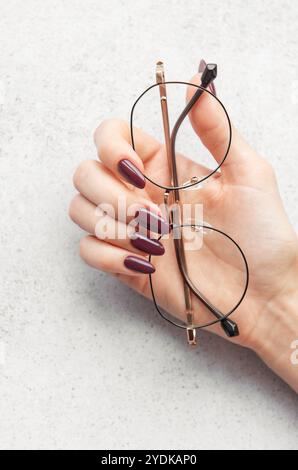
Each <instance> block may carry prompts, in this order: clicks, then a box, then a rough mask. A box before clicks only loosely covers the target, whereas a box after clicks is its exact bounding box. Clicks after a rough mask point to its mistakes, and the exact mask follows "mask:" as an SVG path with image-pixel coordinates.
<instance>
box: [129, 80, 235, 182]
mask: <svg viewBox="0 0 298 470" xmlns="http://www.w3.org/2000/svg"><path fill="white" fill-rule="evenodd" d="M163 84H164V85H169V84H174V85H187V86H193V87H195V88H197V89H199V90H202V91H205V92H206V93H209V95H211V96H213V97H214V98H215V99H216V101H217V102H218V103H219V104H220V106H221V107H222V109H223V111H224V113H225V115H226V118H227V121H228V126H229V139H228V145H227V150H226V152H225V154H224V157H223V159H222V160H221V162H220V163H219V164H218V165H217V167H216V168H215V169H214V170H212V171H211V172H210V173H209V174H208V175H206V176H204V177H203V178H201V179H200V180H197V181H195V182H193V183H188V184H185V185H180V186H164V185H162V184H159V183H156V182H155V181H153V180H152V179H151V178H149V176H147V175H146V174H145V173H143V176H144V178H145V179H146V180H147V181H150V183H152V184H154V185H155V186H157V187H159V188H161V189H164V190H165V191H175V190H180V189H187V188H191V187H192V186H196V185H199V184H201V183H202V182H203V181H206V180H207V179H208V178H210V177H211V176H212V175H214V174H215V173H216V172H217V171H218V170H219V169H220V168H221V166H222V165H223V163H224V162H225V160H226V158H227V156H228V154H229V151H230V148H231V143H232V124H231V120H230V117H229V114H228V112H227V110H226V108H225V106H224V104H223V103H222V102H221V100H220V99H219V98H218V97H217V96H216V95H214V94H213V93H212V92H211V91H209V90H207V89H206V88H204V87H202V86H201V85H196V84H194V83H190V82H183V81H165V82H163ZM159 85H160V84H159V83H154V84H153V85H150V86H149V87H148V88H146V90H144V91H143V93H141V94H140V95H139V96H138V98H137V99H136V101H135V102H134V104H133V105H132V108H131V111H130V120H129V121H130V138H131V146H132V148H133V150H134V151H136V148H135V140H134V132H133V119H134V110H135V107H136V105H137V104H138V102H139V101H140V99H141V98H142V97H143V96H144V95H145V94H146V93H148V92H149V91H150V90H152V89H153V88H155V87H158V86H159Z"/></svg>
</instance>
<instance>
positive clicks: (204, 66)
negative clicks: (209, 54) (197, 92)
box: [198, 59, 216, 96]
mask: <svg viewBox="0 0 298 470" xmlns="http://www.w3.org/2000/svg"><path fill="white" fill-rule="evenodd" d="M206 65H207V63H206V61H205V60H204V59H202V60H201V62H200V65H199V69H198V72H199V73H203V72H204V70H205V68H206ZM209 90H210V91H211V93H213V94H214V95H215V96H216V88H215V85H214V83H213V82H211V83H210V85H209Z"/></svg>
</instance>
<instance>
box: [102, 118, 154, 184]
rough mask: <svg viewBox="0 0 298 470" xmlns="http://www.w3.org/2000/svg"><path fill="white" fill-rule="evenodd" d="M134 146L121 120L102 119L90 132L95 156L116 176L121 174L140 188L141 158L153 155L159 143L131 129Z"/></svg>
mask: <svg viewBox="0 0 298 470" xmlns="http://www.w3.org/2000/svg"><path fill="white" fill-rule="evenodd" d="M134 140H135V148H136V149H137V150H138V154H137V153H136V152H135V151H134V150H133V148H132V145H131V136H130V129H129V126H128V124H127V123H126V122H125V121H121V120H117V119H111V120H107V121H104V122H103V123H102V124H101V125H100V126H99V127H98V128H97V129H96V131H95V133H94V141H95V145H96V148H97V152H98V156H99V158H100V160H101V161H102V162H103V163H104V165H105V166H106V167H107V168H109V169H110V170H111V171H112V172H113V173H115V174H116V175H117V177H119V176H121V177H122V178H124V180H125V181H127V182H128V183H130V184H133V185H134V186H136V187H137V188H141V189H142V188H144V186H145V178H144V176H143V173H144V164H143V162H144V161H146V160H148V159H149V158H150V157H151V156H153V155H154V154H155V153H156V152H157V151H158V149H159V147H160V144H159V143H158V142H157V141H156V140H155V139H153V137H150V136H149V135H147V134H146V133H145V132H143V131H142V130H140V129H136V128H135V129H134Z"/></svg>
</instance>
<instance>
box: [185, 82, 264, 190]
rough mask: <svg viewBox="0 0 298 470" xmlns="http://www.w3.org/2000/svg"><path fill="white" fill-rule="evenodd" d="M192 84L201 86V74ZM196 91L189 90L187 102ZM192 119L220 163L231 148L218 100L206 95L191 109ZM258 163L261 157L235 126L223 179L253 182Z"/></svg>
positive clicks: (196, 130)
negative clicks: (228, 148)
mask: <svg viewBox="0 0 298 470" xmlns="http://www.w3.org/2000/svg"><path fill="white" fill-rule="evenodd" d="M191 82H192V83H194V84H197V85H199V84H200V74H196V75H195V76H194V77H193V78H192V80H191ZM195 91H196V89H195V88H194V87H191V86H189V87H188V91H187V99H188V100H189V99H190V98H191V97H192V95H193V94H194V93H195ZM189 118H190V121H191V124H192V126H193V129H194V131H195V132H196V133H197V135H198V136H199V137H200V139H201V140H202V142H203V144H204V145H205V146H206V147H207V148H208V150H209V151H210V152H211V154H212V155H213V156H214V158H215V160H216V161H217V162H218V163H220V162H221V161H222V159H223V157H224V155H225V153H226V150H227V147H228V141H229V126H228V121H227V118H226V115H225V113H224V111H223V109H222V107H221V106H220V104H219V103H218V101H217V100H216V99H215V98H213V97H212V96H211V95H210V94H208V93H204V94H203V95H202V96H201V97H200V99H199V100H198V102H197V103H196V104H195V105H194V107H193V108H192V110H191V112H190V114H189ZM258 161H260V157H258V155H257V154H256V152H254V150H253V149H252V148H251V147H250V146H249V145H248V144H247V143H246V142H245V140H244V139H243V138H242V137H241V135H240V134H239V132H238V131H237V130H236V129H235V127H234V126H233V125H232V141H231V147H230V150H229V154H228V156H227V158H226V160H225V162H224V164H223V165H222V167H221V170H222V173H223V176H224V177H225V178H227V179H228V180H230V181H233V182H235V181H237V182H238V183H239V182H241V181H243V182H247V181H250V180H252V178H253V177H254V176H255V165H256V164H257V163H258Z"/></svg>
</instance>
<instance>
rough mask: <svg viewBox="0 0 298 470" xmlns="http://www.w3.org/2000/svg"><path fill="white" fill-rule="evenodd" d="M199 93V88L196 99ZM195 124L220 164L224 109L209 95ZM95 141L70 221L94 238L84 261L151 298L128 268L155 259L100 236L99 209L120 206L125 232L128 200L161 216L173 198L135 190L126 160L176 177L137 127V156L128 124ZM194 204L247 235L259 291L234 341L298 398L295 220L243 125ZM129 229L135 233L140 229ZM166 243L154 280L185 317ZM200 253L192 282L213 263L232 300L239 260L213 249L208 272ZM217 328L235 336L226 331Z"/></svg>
mask: <svg viewBox="0 0 298 470" xmlns="http://www.w3.org/2000/svg"><path fill="white" fill-rule="evenodd" d="M193 82H194V83H197V84H199V83H200V76H199V74H197V75H196V76H195V77H193ZM193 92H194V90H193V89H189V92H188V97H187V98H188V99H189V97H190V96H191V94H192V93H193ZM190 118H191V122H192V126H193V128H194V131H195V132H196V134H197V135H198V138H200V139H201V141H202V142H203V144H204V145H205V146H206V147H207V148H208V149H209V151H210V152H211V153H212V155H213V156H214V158H215V160H218V161H219V159H220V156H222V150H223V149H222V146H223V145H225V143H226V139H227V135H226V132H227V127H226V126H223V125H222V123H221V118H220V116H219V113H218V107H215V106H213V105H212V100H211V97H210V96H207V95H204V96H203V97H201V99H200V100H199V102H198V103H197V104H196V106H195V107H194V108H193V111H192V113H191V116H190ZM94 140H95V145H96V148H97V152H98V157H99V159H100V160H90V161H85V162H83V163H81V164H80V166H79V167H78V169H77V170H76V172H75V174H74V186H75V188H76V189H77V191H78V194H77V195H76V196H75V197H74V199H73V200H72V202H71V205H70V217H71V218H72V220H73V221H74V222H75V223H76V224H78V225H79V226H80V227H81V228H82V229H83V230H85V231H86V232H87V233H88V234H89V235H87V236H84V237H83V238H82V241H81V244H80V255H81V257H82V258H83V260H84V261H85V262H86V263H87V264H89V265H90V266H92V267H94V268H96V269H100V270H103V271H105V272H108V273H111V274H112V275H114V276H117V278H118V279H119V280H121V281H122V282H124V283H125V284H127V285H129V286H130V287H131V288H133V289H134V290H136V291H137V292H139V293H141V294H142V295H144V296H146V297H149V298H151V293H150V288H149V280H148V276H147V275H145V274H141V273H139V272H137V271H134V270H132V269H128V268H127V267H126V266H125V265H124V260H125V258H126V257H127V256H130V255H134V256H137V257H139V258H141V259H148V255H147V254H146V253H144V252H142V251H140V250H139V249H137V248H134V247H133V246H132V244H131V241H130V238H129V237H126V238H125V239H117V237H113V238H109V239H105V240H102V239H99V237H100V234H98V231H97V230H96V224H97V221H98V214H96V207H97V206H98V205H99V204H102V203H108V204H111V205H113V206H114V208H115V214H116V215H115V219H113V218H111V219H110V223H111V224H112V225H113V224H114V225H115V224H116V225H117V226H119V225H121V228H122V229H123V228H124V229H126V228H125V227H126V224H127V223H129V222H130V221H131V219H132V217H128V218H127V219H126V220H125V221H123V220H122V221H119V220H117V204H118V198H119V196H120V197H121V198H122V199H123V198H124V199H125V200H126V201H127V205H128V206H130V205H131V204H137V205H139V206H144V207H147V208H150V209H151V211H152V212H157V211H158V207H157V205H158V204H161V203H162V202H163V191H161V190H160V189H159V188H157V187H156V186H154V185H152V184H150V183H148V182H147V183H146V186H145V188H144V189H139V188H136V187H134V186H133V185H131V184H128V183H127V182H126V181H125V180H124V179H123V177H122V176H121V174H120V173H119V171H118V163H119V161H120V160H122V159H127V160H129V161H131V162H132V163H133V164H134V166H135V167H137V168H138V169H139V170H140V171H141V172H142V173H144V174H146V173H150V174H151V175H152V174H154V173H156V174H159V178H163V179H164V181H165V182H166V181H167V180H168V178H169V175H168V166H167V160H166V158H165V155H164V147H163V146H162V145H161V144H160V143H159V142H157V141H156V140H155V139H154V138H153V137H151V136H149V135H147V134H145V133H144V132H143V131H141V130H136V141H137V142H136V143H137V145H136V148H137V151H138V153H136V152H135V151H134V150H133V149H132V147H131V143H130V133H129V127H128V124H127V123H126V122H124V121H121V120H108V121H104V122H103V123H102V124H100V126H99V127H98V128H97V129H96V131H95V137H94ZM180 158H182V157H180ZM183 167H184V169H185V175H186V179H187V176H189V175H196V174H200V172H202V168H200V167H197V166H196V164H195V163H193V162H191V161H189V160H186V161H185V164H184V165H183ZM160 175H161V176H160ZM187 202H188V203H189V202H190V203H197V202H201V203H202V204H203V206H204V220H205V218H206V219H207V220H208V221H210V222H211V223H212V225H213V226H215V227H218V228H221V229H223V230H224V231H226V232H227V233H230V234H231V235H232V236H234V238H237V242H238V243H239V244H240V246H241V247H242V249H243V251H244V252H245V255H246V257H247V259H248V262H249V269H250V283H249V289H248V292H247V295H246V297H245V300H244V301H243V302H242V304H241V305H240V307H239V308H238V309H237V311H236V312H235V313H234V314H233V316H232V318H233V320H235V321H237V324H238V326H239V330H240V336H238V337H236V338H233V339H229V340H230V341H232V342H234V343H237V344H239V345H241V346H244V347H248V348H250V349H252V350H254V351H255V352H256V353H257V354H258V355H259V356H260V357H261V359H262V360H263V361H264V362H265V363H266V364H267V365H268V366H269V367H270V368H271V369H272V370H273V371H275V373H276V374H278V375H279V376H280V377H281V378H282V379H283V380H284V381H286V382H287V383H288V384H289V385H290V386H291V387H292V388H293V389H294V390H295V391H296V392H298V365H297V364H293V363H292V362H293V361H292V362H291V355H292V353H293V349H291V344H292V343H293V342H294V341H295V340H297V339H298V307H297V303H298V283H297V280H298V239H297V235H296V233H295V231H294V229H293V228H292V226H291V225H290V223H289V220H288V218H287V215H286V213H285V210H284V207H283V204H282V201H281V198H280V195H279V192H278V187H277V183H276V178H275V174H274V171H273V168H272V167H271V165H270V163H269V162H268V160H266V159H264V158H263V157H261V156H259V155H258V154H257V153H256V152H255V151H254V150H253V149H252V148H251V147H250V146H249V145H248V144H247V143H246V142H245V140H244V139H243V138H242V137H241V135H240V134H239V132H238V131H237V130H236V129H235V128H234V126H233V138H232V145H231V149H230V152H229V155H228V158H227V159H226V161H225V163H224V164H223V166H222V168H221V173H220V175H217V176H216V177H214V178H212V180H211V181H209V182H208V184H206V186H204V187H203V188H202V189H200V190H198V191H189V192H188V193H187ZM128 232H129V233H130V232H131V229H130V228H128ZM163 244H164V247H165V254H164V255H162V256H156V257H154V260H152V263H153V264H154V266H155V268H156V271H155V273H154V280H155V285H156V286H157V294H158V300H159V303H160V304H161V305H162V307H164V308H165V309H166V310H167V311H169V312H171V313H172V314H173V315H175V316H176V317H180V318H183V315H185V308H184V302H183V299H184V297H183V288H182V282H181V276H180V273H179V270H178V267H177V263H176V259H175V255H174V250H173V244H172V241H171V240H165V241H164V242H163ZM193 256H194V265H193V269H192V273H193V274H192V275H193V276H195V275H196V269H197V270H198V272H197V274H198V276H199V275H200V276H202V273H204V267H205V272H207V273H208V269H209V266H210V265H214V263H215V264H216V265H217V266H218V272H219V275H220V273H221V270H222V276H224V278H225V279H226V280H229V279H230V280H231V283H230V284H231V292H230V295H231V296H232V292H233V282H234V281H233V280H234V271H235V269H236V268H235V266H234V265H233V260H232V259H230V258H229V257H228V256H227V257H226V258H225V254H224V253H218V251H217V250H216V249H213V248H212V247H211V249H210V250H209V252H207V253H206V254H205V255H204V259H203V265H202V258H200V263H195V256H196V254H194V255H193ZM197 264H198V267H197V268H196V265H197ZM169 272H171V276H170V277H169V276H168V273H169ZM173 283H174V285H175V288H174V289H173ZM169 293H170V294H169ZM227 295H229V293H228V294H227ZM226 300H227V301H228V300H229V299H226ZM193 302H194V309H195V315H200V319H202V315H203V318H204V316H205V317H206V319H212V317H211V318H210V314H209V313H208V312H207V311H206V310H205V309H204V308H202V305H201V303H200V302H199V301H198V300H196V299H193ZM209 329H210V330H211V331H212V332H214V333H216V334H219V335H221V336H224V337H226V336H225V335H224V333H223V331H222V329H221V328H220V326H219V325H213V326H211V327H209Z"/></svg>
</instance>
